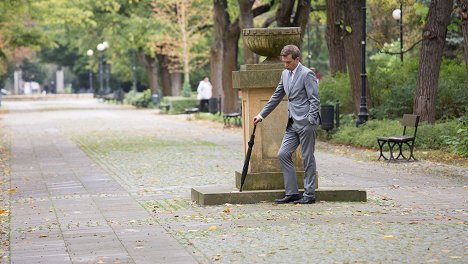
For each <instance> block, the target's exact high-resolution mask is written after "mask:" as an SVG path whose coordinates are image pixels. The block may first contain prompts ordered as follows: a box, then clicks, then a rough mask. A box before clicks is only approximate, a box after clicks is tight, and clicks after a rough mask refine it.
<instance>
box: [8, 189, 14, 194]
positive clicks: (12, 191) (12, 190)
mask: <svg viewBox="0 0 468 264" xmlns="http://www.w3.org/2000/svg"><path fill="white" fill-rule="evenodd" d="M8 192H9V193H16V189H15V188H11V189H8Z"/></svg>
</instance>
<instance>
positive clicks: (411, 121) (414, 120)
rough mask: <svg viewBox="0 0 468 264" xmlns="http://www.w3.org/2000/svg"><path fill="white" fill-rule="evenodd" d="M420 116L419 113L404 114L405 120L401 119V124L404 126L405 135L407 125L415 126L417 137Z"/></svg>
mask: <svg viewBox="0 0 468 264" xmlns="http://www.w3.org/2000/svg"><path fill="white" fill-rule="evenodd" d="M418 124H419V116H418V115H409V114H404V115H403V120H401V125H402V126H403V127H404V128H403V135H405V133H406V127H414V137H416V131H417V130H418Z"/></svg>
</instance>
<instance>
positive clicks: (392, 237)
mask: <svg viewBox="0 0 468 264" xmlns="http://www.w3.org/2000/svg"><path fill="white" fill-rule="evenodd" d="M394 238H395V237H394V236H392V235H387V236H383V239H385V240H387V239H394Z"/></svg>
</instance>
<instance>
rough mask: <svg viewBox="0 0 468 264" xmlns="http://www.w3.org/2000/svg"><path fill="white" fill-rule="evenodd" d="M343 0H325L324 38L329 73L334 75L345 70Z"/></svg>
mask: <svg viewBox="0 0 468 264" xmlns="http://www.w3.org/2000/svg"><path fill="white" fill-rule="evenodd" d="M343 5H344V3H343V0H328V1H326V6H327V7H326V8H327V29H326V35H325V36H326V40H327V46H328V51H329V54H330V59H329V60H330V74H331V75H332V76H335V75H336V73H337V72H346V57H345V49H344V45H343V40H342V38H343V35H344V29H343V13H344V10H343Z"/></svg>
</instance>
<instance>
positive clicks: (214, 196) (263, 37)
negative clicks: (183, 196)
mask: <svg viewBox="0 0 468 264" xmlns="http://www.w3.org/2000/svg"><path fill="white" fill-rule="evenodd" d="M300 33H301V31H300V28H297V27H291V28H248V29H243V30H242V34H243V37H244V42H245V44H246V46H247V47H248V48H249V49H250V50H251V51H253V52H254V53H256V54H258V55H261V56H263V57H266V58H265V59H264V60H263V61H262V62H261V63H260V64H246V65H242V66H241V68H240V71H235V72H233V75H232V77H233V87H234V89H240V90H241V91H242V124H243V133H244V154H245V153H246V152H247V148H248V145H247V143H248V141H249V139H250V134H251V133H252V129H253V122H252V120H253V118H254V116H256V115H257V114H258V113H259V112H260V110H261V109H262V108H263V106H264V105H265V104H266V102H267V101H268V100H269V99H270V97H271V95H272V94H273V92H274V90H275V89H276V86H277V85H278V83H279V80H280V76H281V72H282V71H283V70H284V65H283V64H282V63H281V60H280V57H279V55H280V52H281V50H282V49H283V47H284V46H286V45H288V44H294V45H296V46H299V43H300ZM286 122H287V98H285V99H283V102H281V103H280V104H279V105H278V106H277V107H276V109H275V110H274V111H273V112H272V113H271V114H270V115H269V116H268V118H266V119H265V120H264V121H263V122H262V123H260V124H259V125H258V126H257V133H256V138H255V145H254V147H253V151H252V156H251V159H250V167H249V171H248V174H247V178H246V181H245V183H244V187H243V190H244V191H243V192H239V187H240V178H241V171H236V172H235V177H236V186H210V187H195V188H192V200H194V201H195V202H197V203H198V204H201V205H214V204H224V203H257V202H261V201H273V200H274V199H276V198H281V197H283V196H284V181H283V173H282V171H281V166H280V163H279V161H278V159H277V157H276V155H277V153H278V149H279V147H280V144H281V140H282V137H283V132H284V130H285V128H286ZM294 164H295V166H296V171H297V177H298V185H299V188H303V176H304V166H303V163H302V159H301V157H300V151H299V150H298V151H297V152H296V153H295V155H294ZM239 169H240V170H241V169H242V167H241V168H239ZM316 179H317V180H318V177H316ZM316 186H318V182H316ZM316 199H317V200H322V201H324V200H326V201H366V199H367V195H366V192H365V191H359V190H347V189H340V190H336V189H325V188H319V189H317V190H316Z"/></svg>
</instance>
